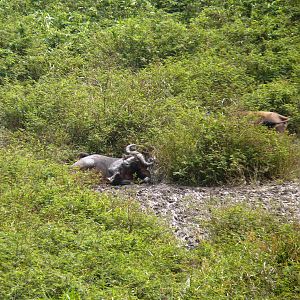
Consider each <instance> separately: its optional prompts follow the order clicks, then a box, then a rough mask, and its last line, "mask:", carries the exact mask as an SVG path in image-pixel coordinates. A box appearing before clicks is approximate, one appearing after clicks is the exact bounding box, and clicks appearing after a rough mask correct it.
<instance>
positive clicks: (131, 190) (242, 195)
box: [96, 182, 300, 248]
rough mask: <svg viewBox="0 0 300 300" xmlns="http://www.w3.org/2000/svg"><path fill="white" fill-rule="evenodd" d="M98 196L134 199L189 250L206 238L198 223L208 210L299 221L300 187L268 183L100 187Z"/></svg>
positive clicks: (208, 214) (295, 183)
mask: <svg viewBox="0 0 300 300" xmlns="http://www.w3.org/2000/svg"><path fill="white" fill-rule="evenodd" d="M96 190H97V191H99V192H103V191H105V192H109V193H113V194H115V195H122V197H124V196H125V197H130V198H136V199H137V201H139V202H140V204H141V206H142V208H143V209H145V210H149V209H150V210H152V211H153V212H154V213H155V214H156V215H158V216H160V217H162V218H163V219H165V220H166V222H167V223H168V224H169V225H170V226H171V227H172V229H173V231H174V234H175V236H176V237H177V238H178V239H180V240H181V241H182V242H183V243H184V244H185V245H186V246H187V247H189V248H191V247H194V246H195V245H197V244H198V242H199V241H200V240H201V239H203V238H205V237H206V236H207V234H208V233H207V232H206V231H205V230H204V229H203V228H201V221H206V220H208V219H209V218H210V215H211V210H212V209H213V208H217V207H224V206H228V205H232V204H236V203H245V204H247V205H249V206H250V207H253V208H255V207H262V208H263V209H266V210H267V211H270V212H272V213H274V214H276V215H279V216H284V217H286V218H287V219H288V220H298V221H300V183H299V182H298V183H297V182H288V183H283V184H276V183H270V184H266V185H245V186H239V187H186V186H178V185H170V184H165V183H160V184H155V185H135V184H134V185H129V186H121V187H112V186H109V185H101V186H98V187H97V188H96Z"/></svg>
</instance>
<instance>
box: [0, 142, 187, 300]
mask: <svg viewBox="0 0 300 300" xmlns="http://www.w3.org/2000/svg"><path fill="white" fill-rule="evenodd" d="M21 148H23V147H20V148H19V149H18V148H15V149H12V148H5V149H3V148H2V149H0V168H1V174H0V182H1V185H0V192H1V204H0V207H1V208H0V209H1V212H2V213H1V217H0V219H1V222H0V224H1V225H0V236H1V239H0V243H1V247H0V248H1V250H0V260H1V276H0V283H1V291H0V295H1V296H0V297H1V299H10V298H18V299H28V298H55V299H58V298H59V297H66V295H67V294H73V296H74V297H75V295H76V297H77V296H78V297H81V298H82V299H93V298H94V299H95V298H99V297H100V298H101V297H113V296H114V297H115V299H141V298H142V299H161V297H171V295H172V293H175V294H177V293H178V291H180V289H181V286H182V284H181V282H182V278H185V275H184V266H183V262H184V260H185V256H186V251H184V249H180V248H178V247H177V245H176V244H175V243H174V241H173V238H172V237H171V235H170V234H169V233H168V230H166V229H163V227H160V225H159V224H158V222H157V221H156V220H155V219H154V218H153V217H151V216H146V215H144V214H143V213H141V212H140V208H139V207H138V205H137V204H136V203H135V202H133V201H130V200H129V199H128V200H124V199H123V200H121V199H117V198H113V197H109V196H108V195H106V194H96V193H95V192H92V191H90V190H88V189H87V188H85V187H84V185H83V184H81V183H80V182H82V180H80V181H78V180H79V178H80V177H78V179H76V178H74V176H71V175H70V174H69V171H68V169H67V168H66V167H65V166H63V165H57V164H54V163H52V162H51V161H50V160H43V159H39V158H38V156H35V155H33V154H32V153H30V152H27V149H24V148H23V149H21ZM81 176H84V174H81ZM68 291H69V292H68ZM72 291H73V292H72Z"/></svg>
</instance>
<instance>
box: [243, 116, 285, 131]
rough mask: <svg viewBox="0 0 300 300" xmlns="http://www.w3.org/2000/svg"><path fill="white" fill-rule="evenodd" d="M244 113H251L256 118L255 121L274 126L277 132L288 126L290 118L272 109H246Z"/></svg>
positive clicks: (269, 126) (270, 126)
mask: <svg viewBox="0 0 300 300" xmlns="http://www.w3.org/2000/svg"><path fill="white" fill-rule="evenodd" d="M241 114H242V115H249V116H253V117H254V118H255V121H254V123H255V124H259V125H264V126H267V127H268V128H274V129H275V130H276V131H277V132H279V133H283V132H284V131H285V129H286V128H287V125H288V121H289V118H288V117H285V116H282V115H280V114H278V113H276V112H271V111H246V112H241Z"/></svg>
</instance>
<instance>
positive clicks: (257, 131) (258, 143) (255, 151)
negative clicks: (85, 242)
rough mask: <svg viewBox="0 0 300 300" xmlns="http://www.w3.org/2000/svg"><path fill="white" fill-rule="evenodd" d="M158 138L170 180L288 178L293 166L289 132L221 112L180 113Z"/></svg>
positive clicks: (295, 152) (295, 162) (295, 166)
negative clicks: (211, 114)
mask: <svg viewBox="0 0 300 300" xmlns="http://www.w3.org/2000/svg"><path fill="white" fill-rule="evenodd" d="M173 126H174V127H171V129H169V130H165V132H164V134H162V136H161V137H162V139H161V140H160V141H159V143H160V144H159V145H158V146H157V147H159V150H158V151H159V153H160V155H159V157H161V158H162V160H161V161H160V164H161V165H162V166H163V168H164V171H165V172H166V173H167V174H168V175H169V176H170V177H171V178H172V179H173V180H175V181H179V182H184V183H194V184H216V183H219V184H220V183H241V182H244V181H248V180H261V179H264V178H268V179H275V178H282V177H284V178H288V177H290V176H295V175H296V174H295V172H297V170H298V169H299V147H298V146H297V145H296V144H294V143H293V138H289V137H287V136H280V135H278V134H277V133H276V132H275V131H269V130H268V129H266V128H264V127H257V126H253V125H251V123H249V120H239V119H238V118H235V119H234V118H233V117H230V118H228V116H223V115H217V116H209V115H203V114H202V115H201V114H199V113H198V114H197V113H195V111H191V112H190V113H189V114H186V115H183V116H182V119H181V121H177V123H175V124H174V125H173Z"/></svg>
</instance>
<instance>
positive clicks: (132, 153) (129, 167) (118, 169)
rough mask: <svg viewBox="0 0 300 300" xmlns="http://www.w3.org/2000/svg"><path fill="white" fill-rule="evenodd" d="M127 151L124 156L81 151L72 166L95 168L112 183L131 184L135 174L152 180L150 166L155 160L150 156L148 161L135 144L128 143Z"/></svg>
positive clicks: (145, 179)
mask: <svg viewBox="0 0 300 300" xmlns="http://www.w3.org/2000/svg"><path fill="white" fill-rule="evenodd" d="M125 151H126V154H125V155H124V156H123V157H122V158H117V157H109V156H105V155H100V154H92V155H89V154H87V153H81V154H80V156H79V158H80V159H79V160H78V161H77V162H75V163H74V164H73V165H72V167H78V168H79V169H81V170H87V169H95V170H96V171H97V172H99V173H101V174H102V176H103V177H105V178H106V179H107V180H108V182H109V183H111V184H112V185H125V184H130V183H131V182H132V181H133V179H134V177H135V176H136V177H137V178H139V179H141V180H142V182H146V183H148V182H150V181H151V174H150V171H149V170H148V167H150V166H152V165H153V163H154V160H153V159H152V158H150V159H149V160H148V161H147V160H146V159H145V157H144V155H143V154H142V153H140V152H139V151H137V150H136V145H135V144H130V145H128V146H127V147H126V150H125Z"/></svg>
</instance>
